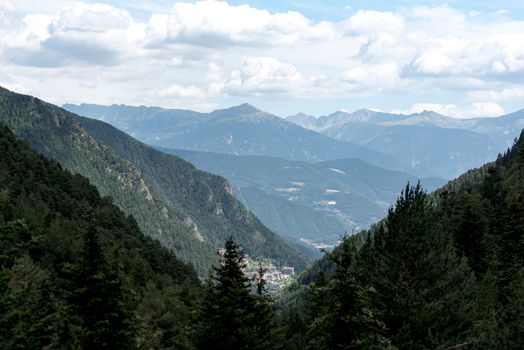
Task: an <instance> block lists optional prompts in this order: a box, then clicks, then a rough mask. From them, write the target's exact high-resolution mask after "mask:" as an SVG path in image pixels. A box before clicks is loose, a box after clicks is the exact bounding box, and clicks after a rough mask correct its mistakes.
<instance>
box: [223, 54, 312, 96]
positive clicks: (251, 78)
mask: <svg viewBox="0 0 524 350" xmlns="http://www.w3.org/2000/svg"><path fill="white" fill-rule="evenodd" d="M307 84H308V81H307V79H306V78H304V76H303V75H302V74H301V73H300V72H299V71H298V70H297V68H296V67H295V66H294V65H292V64H290V63H282V62H280V61H279V60H277V59H276V58H273V57H251V58H246V59H245V60H244V62H243V64H242V68H241V69H240V70H235V71H233V72H232V73H231V75H230V77H229V79H228V80H227V81H226V83H225V91H227V92H228V93H231V94H234V95H245V94H255V95H262V94H279V95H280V94H288V93H291V92H299V91H300V90H301V89H302V88H304V87H305V86H306V85H307Z"/></svg>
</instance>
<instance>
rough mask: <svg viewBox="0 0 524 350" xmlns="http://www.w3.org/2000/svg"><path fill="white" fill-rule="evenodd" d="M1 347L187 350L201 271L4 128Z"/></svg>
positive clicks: (0, 130)
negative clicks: (180, 258)
mask: <svg viewBox="0 0 524 350" xmlns="http://www.w3.org/2000/svg"><path fill="white" fill-rule="evenodd" d="M0 268H1V269H0V313H1V315H2V317H0V329H2V331H1V332H0V348H2V349H82V348H83V349H101V348H115V349H116V348H118V349H124V348H125V349H130V348H136V347H137V345H138V346H139V347H141V348H160V347H162V348H167V347H177V348H180V347H186V346H185V344H187V343H188V335H187V332H186V331H185V329H186V328H187V326H188V325H189V321H190V319H189V315H190V313H191V310H192V308H193V304H194V299H195V297H196V296H198V295H200V294H201V287H200V285H199V281H198V278H197V275H196V273H195V271H194V269H193V268H192V267H191V266H190V265H186V264H185V263H183V262H181V261H180V260H178V259H177V258H176V257H175V255H174V254H172V253H171V252H170V251H169V250H168V249H166V248H164V247H162V246H161V245H160V244H159V243H158V241H154V240H152V239H151V238H149V237H146V236H144V235H143V234H142V233H141V232H140V230H139V228H138V226H137V224H136V222H135V220H134V219H133V218H132V217H126V216H125V215H124V214H123V212H122V211H121V210H120V209H118V208H117V207H116V206H115V205H113V204H112V203H111V201H110V199H108V198H102V197H100V195H99V194H98V191H97V189H96V188H95V187H94V186H92V185H91V184H90V183H89V181H88V180H87V179H85V178H84V177H82V176H79V175H73V174H71V173H70V172H68V171H64V170H62V167H61V166H60V165H59V164H58V163H57V162H55V161H52V162H51V161H48V160H47V159H45V158H44V157H42V156H41V155H37V154H36V153H35V152H34V151H32V150H31V149H29V147H27V145H26V144H25V143H24V142H22V141H19V140H16V139H15V136H14V135H13V134H12V133H11V131H10V130H9V129H8V128H7V127H5V126H4V125H0Z"/></svg>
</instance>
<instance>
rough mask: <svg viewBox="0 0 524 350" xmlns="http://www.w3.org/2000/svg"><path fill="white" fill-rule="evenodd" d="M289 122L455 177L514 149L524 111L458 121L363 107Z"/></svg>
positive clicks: (412, 167) (423, 171)
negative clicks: (512, 145) (511, 147)
mask: <svg viewBox="0 0 524 350" xmlns="http://www.w3.org/2000/svg"><path fill="white" fill-rule="evenodd" d="M286 120H288V121H291V122H293V123H295V124H297V125H300V126H302V127H304V128H307V129H310V130H314V131H317V132H320V133H323V134H325V135H327V136H329V137H332V138H334V139H337V140H341V141H351V142H355V143H357V144H359V145H361V146H366V147H368V148H371V149H374V150H376V151H379V152H383V153H386V154H389V155H391V156H393V157H396V158H397V159H399V160H400V161H401V162H402V164H404V166H405V165H406V164H407V165H408V167H407V168H404V170H406V171H408V172H412V173H415V174H418V175H432V176H440V177H444V178H454V177H456V176H458V175H460V174H461V173H463V172H465V171H467V170H468V169H471V168H474V167H477V166H480V165H481V164H484V163H486V162H488V161H490V160H491V159H494V158H496V156H497V154H498V153H502V152H504V151H505V150H506V149H507V148H508V147H510V146H511V144H512V143H513V141H514V138H515V137H517V136H518V135H519V133H520V130H522V127H523V126H524V110H520V111H517V112H515V113H511V114H508V115H504V116H500V117H496V118H475V119H458V118H451V117H446V116H443V115H440V114H437V113H435V112H431V111H424V112H421V113H414V114H409V115H403V114H391V113H384V112H376V111H371V110H366V109H362V110H358V111H356V112H354V113H347V112H341V111H339V112H335V113H333V114H330V115H327V116H321V117H319V118H315V117H313V116H310V115H306V114H304V113H300V114H297V115H294V116H290V117H287V118H286Z"/></svg>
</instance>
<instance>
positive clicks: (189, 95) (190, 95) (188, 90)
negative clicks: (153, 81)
mask: <svg viewBox="0 0 524 350" xmlns="http://www.w3.org/2000/svg"><path fill="white" fill-rule="evenodd" d="M158 95H159V96H160V97H168V98H175V99H198V100H201V99H204V98H205V97H206V93H205V91H203V90H202V89H200V88H198V87H196V86H187V87H186V86H181V85H177V84H172V85H170V86H168V87H167V88H164V89H162V90H160V91H159V92H158Z"/></svg>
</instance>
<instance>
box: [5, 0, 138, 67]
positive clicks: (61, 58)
mask: <svg viewBox="0 0 524 350" xmlns="http://www.w3.org/2000/svg"><path fill="white" fill-rule="evenodd" d="M12 34H13V35H12V38H11V40H9V41H8V42H7V43H6V44H5V46H7V50H6V57H7V59H8V60H9V61H10V62H12V63H15V64H20V65H27V66H42V67H60V66H64V65H68V64H75V63H82V64H85V63H90V64H99V65H107V64H109V65H113V64H116V63H118V62H119V61H120V60H121V59H122V58H123V57H124V56H126V55H130V54H131V55H133V53H134V52H136V51H135V50H136V49H137V48H139V47H140V43H141V41H142V40H143V39H144V37H145V25H144V24H140V23H136V22H134V20H133V18H132V17H131V16H130V15H129V14H128V13H127V12H126V11H124V10H121V9H118V8H116V7H113V6H110V5H106V4H86V3H81V2H79V3H76V4H75V5H73V6H70V7H66V8H64V9H63V10H62V11H60V12H59V13H58V14H56V15H45V14H28V15H26V16H24V18H23V26H22V28H18V29H17V30H16V29H15V30H13V33H12Z"/></svg>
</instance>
